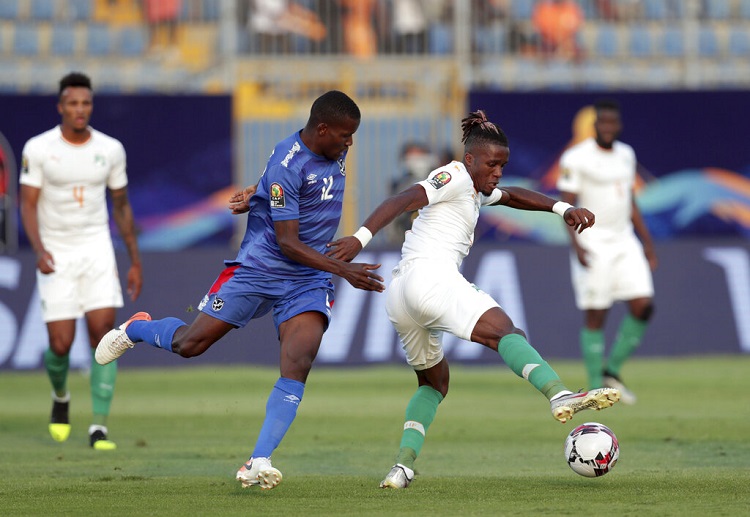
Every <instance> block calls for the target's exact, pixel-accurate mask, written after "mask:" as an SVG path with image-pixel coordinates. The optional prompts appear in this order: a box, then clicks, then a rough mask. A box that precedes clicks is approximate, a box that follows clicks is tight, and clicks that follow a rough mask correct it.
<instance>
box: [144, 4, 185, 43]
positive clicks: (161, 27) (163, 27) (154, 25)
mask: <svg viewBox="0 0 750 517" xmlns="http://www.w3.org/2000/svg"><path fill="white" fill-rule="evenodd" d="M180 4H181V2H180V0H144V1H143V10H144V14H145V16H146V22H147V23H148V29H149V36H150V50H156V51H158V50H161V49H163V48H165V47H171V46H174V45H176V44H177V17H178V16H179V14H180V7H181V5H180Z"/></svg>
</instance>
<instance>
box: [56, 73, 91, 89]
mask: <svg viewBox="0 0 750 517" xmlns="http://www.w3.org/2000/svg"><path fill="white" fill-rule="evenodd" d="M71 86H81V87H83V88H88V89H89V90H91V89H92V88H91V79H89V76H88V75H86V74H82V73H81V72H71V73H69V74H68V75H66V76H65V77H63V78H62V79H60V91H59V92H58V95H62V92H64V91H65V88H69V87H71Z"/></svg>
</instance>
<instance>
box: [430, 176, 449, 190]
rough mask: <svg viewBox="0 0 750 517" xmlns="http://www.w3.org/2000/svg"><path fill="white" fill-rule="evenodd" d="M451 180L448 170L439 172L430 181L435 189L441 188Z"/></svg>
mask: <svg viewBox="0 0 750 517" xmlns="http://www.w3.org/2000/svg"><path fill="white" fill-rule="evenodd" d="M450 181H451V175H450V174H449V173H447V172H438V173H437V174H435V175H434V176H433V177H432V178H431V179H430V180H429V183H430V185H432V186H433V187H435V189H441V188H443V187H444V186H446V185H447V184H448V183H450Z"/></svg>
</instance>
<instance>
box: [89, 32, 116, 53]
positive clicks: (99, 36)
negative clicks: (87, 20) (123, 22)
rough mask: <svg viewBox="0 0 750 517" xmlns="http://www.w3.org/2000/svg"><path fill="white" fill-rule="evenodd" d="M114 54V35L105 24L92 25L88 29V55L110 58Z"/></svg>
mask: <svg viewBox="0 0 750 517" xmlns="http://www.w3.org/2000/svg"><path fill="white" fill-rule="evenodd" d="M111 52H112V33H111V30H110V28H109V27H108V26H107V25H104V24H92V25H89V26H88V27H87V29H86V53H87V54H88V55H90V56H93V57H103V56H108V55H109V54H110V53H111Z"/></svg>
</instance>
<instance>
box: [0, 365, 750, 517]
mask: <svg viewBox="0 0 750 517" xmlns="http://www.w3.org/2000/svg"><path fill="white" fill-rule="evenodd" d="M175 363H176V364H178V365H180V366H183V364H182V363H180V362H179V360H177V359H176V361H175ZM184 364H188V363H184ZM551 364H552V365H553V367H555V369H556V370H557V371H558V373H560V375H561V377H562V378H563V379H564V380H565V381H566V382H567V383H568V385H569V387H571V388H573V389H578V388H579V387H582V386H583V382H584V380H583V366H582V365H581V364H580V363H579V362H574V361H555V360H553V361H551ZM451 373H452V375H451V378H452V379H451V380H452V386H451V392H450V393H449V395H448V397H447V398H446V400H445V401H444V402H443V403H442V404H441V406H440V409H439V411H438V415H437V418H436V419H435V422H434V423H433V426H432V427H431V428H430V430H429V432H428V435H427V440H426V443H425V446H424V448H423V450H422V455H421V457H420V458H419V459H418V461H417V471H418V475H417V477H416V480H415V481H414V483H413V484H412V485H411V486H410V487H409V488H408V489H407V490H401V491H386V490H381V489H379V488H378V483H379V482H380V480H381V479H382V478H383V476H384V475H385V474H386V472H387V471H388V470H389V468H390V467H391V465H392V463H393V459H394V456H395V453H396V451H397V449H398V443H399V438H400V435H401V426H402V424H403V413H404V409H405V407H406V403H407V402H408V399H409V398H410V396H411V394H412V393H413V392H414V389H415V387H416V380H415V376H414V374H413V373H412V372H411V371H410V370H409V368H408V367H407V366H405V365H404V366H397V365H393V366H387V367H367V368H357V369H336V368H320V367H318V368H317V369H313V372H312V374H311V376H310V378H309V379H308V383H307V390H306V393H305V397H304V401H303V403H302V405H301V407H300V410H299V413H298V416H297V420H296V421H295V423H294V425H293V426H292V428H291V430H290V431H289V433H288V434H287V436H286V438H285V440H284V442H283V443H282V444H281V447H280V448H279V449H278V450H277V451H276V453H275V454H274V457H273V461H274V465H275V466H276V467H278V468H279V469H280V470H281V471H282V472H283V474H284V480H283V482H282V484H281V485H279V487H278V488H276V489H274V490H270V491H261V490H257V489H242V488H241V487H240V485H239V483H238V482H236V481H235V480H234V473H235V471H236V470H237V468H238V467H239V466H240V465H241V464H242V462H243V461H245V459H246V457H247V456H248V455H249V454H250V452H251V448H252V445H253V443H254V442H255V438H256V436H257V433H258V430H259V428H260V423H261V421H262V418H263V414H264V411H265V400H266V396H267V394H268V391H269V390H270V388H271V386H272V384H273V382H274V381H275V379H276V378H277V373H276V369H267V368H258V367H231V368H229V367H215V366H199V367H195V366H193V367H187V368H174V369H123V370H121V371H120V373H119V377H118V381H117V383H118V385H117V390H116V395H115V401H114V403H113V408H112V415H111V416H110V420H109V429H110V437H111V439H112V440H114V441H116V442H117V444H118V448H117V450H116V451H111V452H103V451H102V452H100V451H94V450H92V449H91V448H89V447H88V440H87V435H86V431H87V428H88V425H89V423H90V411H91V402H90V399H89V394H88V379H87V377H86V376H85V375H84V374H82V373H81V372H71V374H70V379H69V384H70V389H71V392H72V396H73V399H72V403H71V404H72V406H71V420H72V424H73V432H72V433H71V436H70V439H69V440H68V441H67V442H66V443H63V444H59V443H55V442H53V441H52V439H51V438H50V437H49V435H48V433H47V421H48V417H49V410H50V396H49V392H50V389H49V385H48V381H47V379H46V377H45V375H44V373H43V372H39V371H36V372H20V373H17V372H2V373H1V374H0V395H1V396H0V401H1V403H2V406H0V479H1V480H2V481H1V482H0V514H1V515H3V516H15V515H45V516H49V515H56V516H57V515H75V516H88V515H91V516H94V515H101V516H110V515H111V516H114V515H129V516H133V515H170V516H173V515H190V516H192V515H207V516H221V515H231V516H236V515H243V514H244V515H262V516H275V515H283V516H290V515H356V516H364V515H384V516H396V515H412V516H414V515H428V516H430V517H434V516H441V515H449V516H457V515H461V516H464V515H615V516H621V515H632V516H642V515H658V516H669V515H677V516H680V517H685V516H691V515H701V516H705V515H727V516H734V515H743V514H747V512H748V509H750V488H748V487H750V356H731V357H711V356H709V357H690V358H676V359H661V358H660V359H646V358H639V359H637V360H634V361H632V362H630V363H629V364H628V365H627V366H626V369H625V370H624V371H623V374H624V377H625V379H626V380H627V381H628V383H629V385H630V386H631V387H632V388H633V389H634V391H636V393H637V395H638V396H639V401H638V404H636V405H634V406H625V405H622V404H617V405H616V406H615V407H613V408H611V409H607V410H604V411H601V412H584V413H579V414H578V415H576V417H575V418H574V419H573V421H572V422H569V423H568V424H559V423H557V422H556V421H554V420H553V419H552V417H551V415H550V411H549V406H548V403H547V402H546V400H545V399H544V397H543V396H542V395H540V394H539V393H537V392H536V391H535V390H534V389H533V388H532V387H531V386H530V385H529V384H527V383H526V382H525V381H523V380H522V379H519V378H518V377H516V376H515V375H513V374H512V373H511V372H510V371H509V370H508V369H507V368H505V367H504V366H502V365H501V363H500V361H499V360H498V364H497V365H495V366H487V367H458V366H454V367H453V369H452V372H451ZM586 421H598V422H601V423H603V424H605V425H607V426H609V427H610V428H611V429H612V430H613V431H614V432H615V433H616V434H617V437H618V438H619V440H620V461H619V463H618V464H617V466H616V467H615V468H614V470H613V471H612V472H610V473H609V474H607V475H606V476H604V477H602V478H596V479H588V478H583V477H580V476H578V475H576V474H575V473H574V472H573V471H572V470H570V469H569V468H568V466H567V465H566V463H565V461H564V459H563V453H562V449H563V442H564V440H565V436H566V435H567V433H568V432H569V431H570V430H571V429H572V428H573V427H574V425H577V424H579V423H583V422H586Z"/></svg>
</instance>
